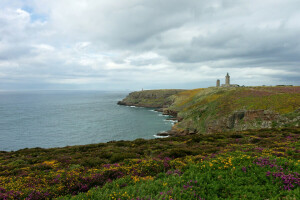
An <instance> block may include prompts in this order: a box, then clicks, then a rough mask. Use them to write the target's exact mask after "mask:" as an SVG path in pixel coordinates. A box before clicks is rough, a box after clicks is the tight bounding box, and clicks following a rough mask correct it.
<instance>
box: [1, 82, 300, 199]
mask: <svg viewBox="0 0 300 200" xmlns="http://www.w3.org/2000/svg"><path fill="white" fill-rule="evenodd" d="M162 91H163V92H162ZM145 92H146V91H141V92H136V93H131V94H130V95H129V96H130V97H128V98H127V100H126V102H134V104H132V105H137V106H142V105H147V106H148V107H165V108H164V112H165V113H166V114H172V115H174V116H176V117H177V118H178V119H179V121H180V122H179V123H177V124H176V125H175V127H174V129H175V130H176V131H177V132H178V133H184V134H185V135H186V136H178V135H180V134H177V137H170V138H164V139H153V140H145V139H137V140H134V141H115V142H108V143H100V144H91V145H82V146H72V147H64V148H53V149H41V148H34V149H23V150H19V151H15V152H0V199H31V200H32V199H50V198H58V199H122V200H123V199H135V200H137V199H139V200H141V199H143V200H144V199H201V200H203V199H206V200H207V199H299V198H300V175H299V172H300V142H299V137H300V128H299V105H300V102H299V101H300V96H299V95H300V87H247V88H207V89H195V90H187V91H180V92H179V91H177V92H176V94H175V95H172V94H170V93H169V92H167V95H166V94H165V92H166V91H165V90H157V91H152V92H151V93H152V94H154V93H155V95H150V96H148V95H149V94H150V93H147V92H146V93H145ZM161 92H162V93H163V94H162V95H161V94H160V93H161ZM141 94H143V95H141ZM145 94H147V95H145ZM165 95H166V96H165ZM128 99H131V100H128ZM158 99H159V101H156V100H158ZM133 100H134V101H133ZM123 102H124V100H123ZM147 102H148V103H147ZM153 102H154V103H153ZM158 102H160V103H158ZM126 105H130V104H126ZM155 105H156V106H155ZM262 127H265V128H262ZM246 129H247V130H246ZM191 132H193V133H198V134H193V135H189V133H191Z"/></svg>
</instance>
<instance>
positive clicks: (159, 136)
mask: <svg viewBox="0 0 300 200" xmlns="http://www.w3.org/2000/svg"><path fill="white" fill-rule="evenodd" d="M153 136H154V137H155V138H167V137H169V136H168V135H166V136H161V135H153Z"/></svg>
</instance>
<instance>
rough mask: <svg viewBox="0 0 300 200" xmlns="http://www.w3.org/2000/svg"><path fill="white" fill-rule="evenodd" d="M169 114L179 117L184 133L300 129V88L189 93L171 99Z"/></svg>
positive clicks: (167, 112) (179, 129) (241, 88)
mask: <svg viewBox="0 0 300 200" xmlns="http://www.w3.org/2000/svg"><path fill="white" fill-rule="evenodd" d="M170 99H171V101H173V104H172V105H171V106H170V107H168V108H165V109H164V113H165V114H172V115H175V116H177V117H178V119H179V121H180V122H179V123H178V124H176V125H175V127H173V129H174V130H176V131H177V132H180V133H182V134H188V133H195V132H198V133H214V132H224V131H231V130H247V129H257V128H275V127H288V126H299V122H300V87H293V86H286V87H282V86H281V87H239V88H222V87H220V88H216V87H214V88H206V89H195V90H187V91H184V92H181V93H178V94H176V95H173V96H171V97H170Z"/></svg>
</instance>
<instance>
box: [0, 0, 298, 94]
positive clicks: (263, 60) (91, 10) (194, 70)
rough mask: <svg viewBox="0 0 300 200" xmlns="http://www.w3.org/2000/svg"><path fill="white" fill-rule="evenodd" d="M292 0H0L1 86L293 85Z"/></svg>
mask: <svg viewBox="0 0 300 200" xmlns="http://www.w3.org/2000/svg"><path fill="white" fill-rule="evenodd" d="M299 11H300V1H299V0H252V1H241V0H223V1H222V0H209V1H207V0H0V90H31V89H91V90H139V89H141V88H144V89H155V88H156V89H157V88H200V87H208V86H214V85H215V82H216V79H220V80H221V83H224V81H225V80H224V79H225V75H226V73H227V72H229V74H230V76H231V82H232V83H236V84H240V85H277V84H293V85H300V12H299Z"/></svg>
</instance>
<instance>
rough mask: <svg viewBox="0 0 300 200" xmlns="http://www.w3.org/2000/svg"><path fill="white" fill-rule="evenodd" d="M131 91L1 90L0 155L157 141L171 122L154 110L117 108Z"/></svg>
mask: <svg viewBox="0 0 300 200" xmlns="http://www.w3.org/2000/svg"><path fill="white" fill-rule="evenodd" d="M129 92H131V91H108V90H105V91H103V90H102V91H99V90H18V91H0V151H16V150H20V149H24V148H36V147H39V148H53V147H65V146H73V145H86V144H95V143H102V142H109V141H113V140H134V139H137V138H144V139H152V138H153V139H154V138H155V137H154V136H155V135H156V134H157V133H159V132H163V131H167V130H169V129H170V128H171V126H172V121H169V120H166V119H167V118H168V116H164V115H162V114H161V113H158V112H153V111H154V109H153V108H140V107H128V106H120V105H117V102H118V101H119V100H122V99H123V98H124V97H125V96H126V95H127V94H128V93H129Z"/></svg>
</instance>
